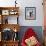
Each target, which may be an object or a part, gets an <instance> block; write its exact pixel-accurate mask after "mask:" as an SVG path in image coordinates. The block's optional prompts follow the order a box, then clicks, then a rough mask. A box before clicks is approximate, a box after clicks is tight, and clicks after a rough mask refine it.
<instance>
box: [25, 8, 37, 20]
mask: <svg viewBox="0 0 46 46" xmlns="http://www.w3.org/2000/svg"><path fill="white" fill-rule="evenodd" d="M25 19H26V20H36V7H25Z"/></svg>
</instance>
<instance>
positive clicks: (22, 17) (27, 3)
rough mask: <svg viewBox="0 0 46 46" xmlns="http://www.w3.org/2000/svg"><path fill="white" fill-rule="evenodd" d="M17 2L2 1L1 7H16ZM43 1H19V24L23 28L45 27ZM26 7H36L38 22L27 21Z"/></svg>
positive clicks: (12, 0)
mask: <svg viewBox="0 0 46 46" xmlns="http://www.w3.org/2000/svg"><path fill="white" fill-rule="evenodd" d="M14 1H15V0H0V6H2V7H3V6H15V3H14ZM42 2H43V1H42V0H17V3H18V5H17V6H19V7H20V10H19V13H20V16H19V24H20V25H21V26H43V6H42ZM25 7H36V20H25Z"/></svg>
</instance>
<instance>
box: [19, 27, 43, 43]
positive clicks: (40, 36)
mask: <svg viewBox="0 0 46 46" xmlns="http://www.w3.org/2000/svg"><path fill="white" fill-rule="evenodd" d="M28 28H32V29H33V30H34V31H35V32H36V34H37V37H38V39H39V41H40V42H41V43H43V30H42V26H21V29H20V32H19V39H20V42H21V40H22V38H23V36H24V33H25V32H26V30H27V29H28Z"/></svg>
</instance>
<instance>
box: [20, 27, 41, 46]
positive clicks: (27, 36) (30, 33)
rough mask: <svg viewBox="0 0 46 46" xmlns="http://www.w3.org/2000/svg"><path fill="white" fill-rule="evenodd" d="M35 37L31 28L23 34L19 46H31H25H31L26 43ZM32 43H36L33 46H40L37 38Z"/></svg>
mask: <svg viewBox="0 0 46 46" xmlns="http://www.w3.org/2000/svg"><path fill="white" fill-rule="evenodd" d="M33 37H34V38H33ZM36 37H37V35H36V33H35V32H34V30H33V29H32V28H29V29H27V31H26V32H25V35H24V37H23V38H22V42H21V46H33V45H27V44H28V43H29V44H31V42H27V41H30V40H32V39H35V38H36ZM27 39H28V40H27ZM29 39H30V40H29ZM25 41H26V42H25ZM34 41H36V44H35V45H34V46H41V44H40V43H39V41H38V40H37V38H36V40H34ZM32 42H33V41H32Z"/></svg>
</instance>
